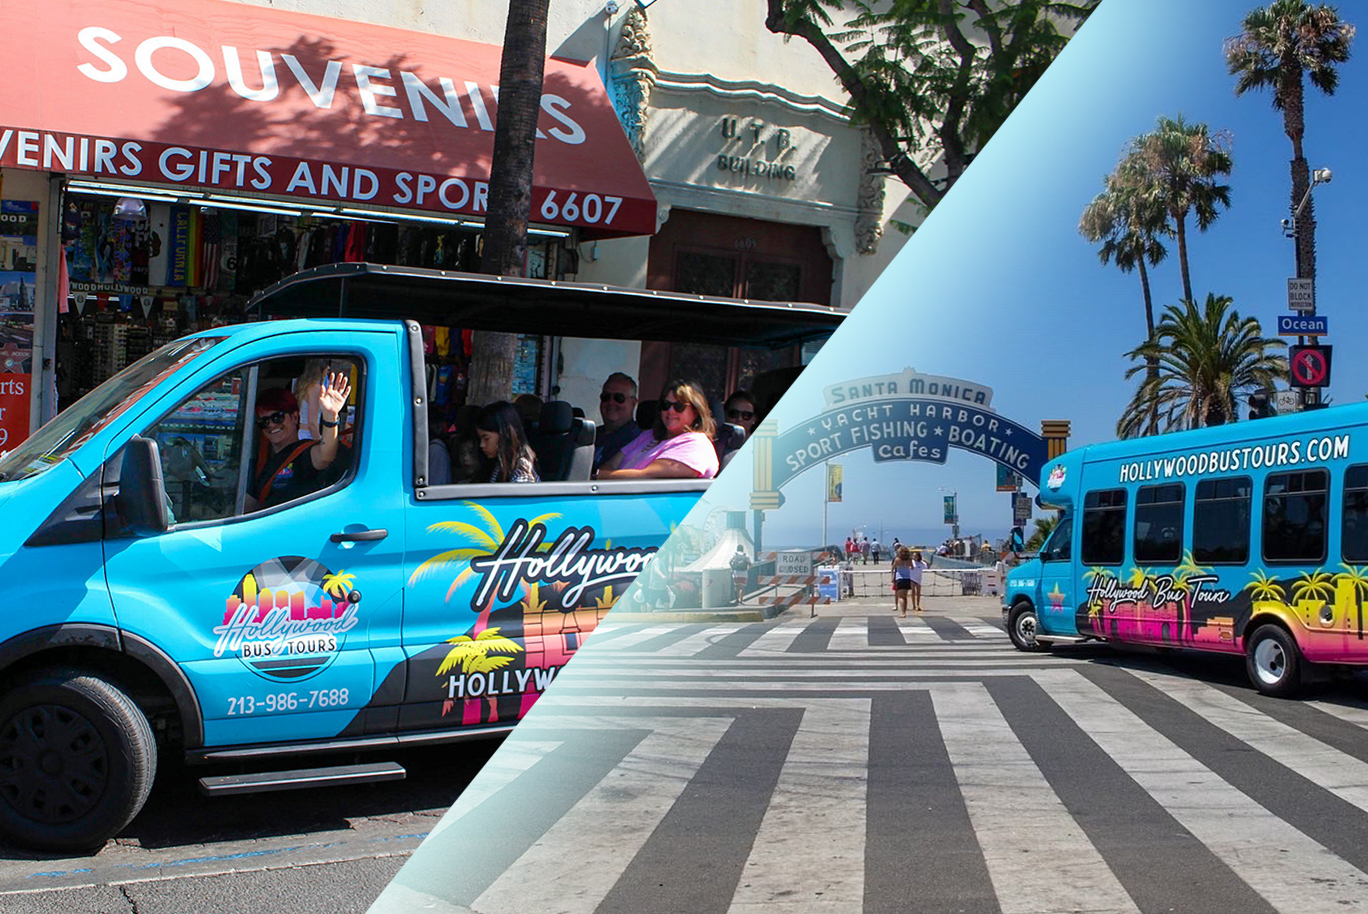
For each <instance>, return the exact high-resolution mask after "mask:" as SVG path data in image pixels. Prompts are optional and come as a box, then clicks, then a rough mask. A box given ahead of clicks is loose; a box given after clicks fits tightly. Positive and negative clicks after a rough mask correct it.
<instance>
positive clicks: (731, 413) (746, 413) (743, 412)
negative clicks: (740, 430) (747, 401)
mask: <svg viewBox="0 0 1368 914" xmlns="http://www.w3.org/2000/svg"><path fill="white" fill-rule="evenodd" d="M754 415H755V413H754V411H752V410H749V409H729V410H727V418H728V419H744V420H745V421H747V422H749V421H750V420H751V417H752V416H754Z"/></svg>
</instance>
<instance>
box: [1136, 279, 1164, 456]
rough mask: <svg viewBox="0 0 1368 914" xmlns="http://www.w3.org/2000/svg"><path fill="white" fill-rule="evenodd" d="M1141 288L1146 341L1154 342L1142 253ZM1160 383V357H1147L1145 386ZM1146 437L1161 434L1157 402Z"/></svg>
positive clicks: (1152, 405) (1151, 304)
mask: <svg viewBox="0 0 1368 914" xmlns="http://www.w3.org/2000/svg"><path fill="white" fill-rule="evenodd" d="M1138 263H1139V265H1140V288H1141V290H1142V291H1143V292H1144V293H1145V334H1146V335H1145V339H1146V340H1147V341H1149V342H1151V343H1152V342H1154V296H1153V295H1152V294H1151V293H1150V282H1149V271H1148V270H1146V269H1145V256H1144V254H1143V253H1142V254H1141V255H1140V260H1139V261H1138ZM1158 382H1159V356H1157V355H1147V356H1145V386H1146V387H1149V388H1151V389H1153V387H1154V386H1155V385H1156V384H1158ZM1145 434H1146V435H1157V434H1159V403H1158V401H1156V400H1152V401H1151V402H1150V411H1149V429H1148V430H1147V431H1146V432H1145Z"/></svg>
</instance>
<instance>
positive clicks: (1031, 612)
mask: <svg viewBox="0 0 1368 914" xmlns="http://www.w3.org/2000/svg"><path fill="white" fill-rule="evenodd" d="M1039 632H1040V619H1039V618H1038V617H1037V616H1036V611H1035V607H1034V606H1032V605H1031V604H1030V603H1018V604H1017V605H1016V606H1015V607H1014V608H1013V609H1012V612H1011V613H1010V614H1009V615H1008V616H1007V636H1008V637H1009V638H1011V639H1012V644H1013V645H1014V646H1015V647H1016V649H1017V650H1019V651H1026V652H1027V653H1032V654H1033V653H1037V652H1039V651H1047V650H1049V649H1050V646H1049V645H1048V644H1046V643H1045V642H1043V641H1038V640H1036V635H1037V634H1038V633H1039Z"/></svg>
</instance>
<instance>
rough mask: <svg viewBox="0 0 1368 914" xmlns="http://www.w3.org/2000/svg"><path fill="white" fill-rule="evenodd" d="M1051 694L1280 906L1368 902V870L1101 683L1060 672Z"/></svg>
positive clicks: (1335, 907) (1329, 907) (1344, 907)
mask: <svg viewBox="0 0 1368 914" xmlns="http://www.w3.org/2000/svg"><path fill="white" fill-rule="evenodd" d="M1049 693H1050V697H1051V698H1052V699H1054V700H1055V702H1057V703H1058V704H1059V705H1060V707H1062V708H1063V709H1064V710H1065V711H1067V712H1068V713H1069V714H1070V716H1072V717H1073V718H1074V720H1075V721H1077V722H1078V724H1079V725H1080V726H1081V727H1082V728H1083V730H1084V732H1086V733H1087V734H1088V735H1089V736H1090V737H1091V738H1092V739H1093V740H1094V741H1095V742H1096V743H1097V744H1098V745H1099V746H1101V747H1102V749H1103V750H1104V751H1106V752H1107V754H1108V755H1110V756H1111V757H1112V758H1114V759H1117V760H1118V761H1120V760H1124V765H1123V767H1124V768H1125V769H1126V772H1127V773H1128V774H1129V775H1130V776H1131V777H1132V778H1134V779H1135V781H1136V782H1137V783H1138V784H1139V785H1140V786H1141V787H1143V788H1145V790H1146V791H1148V792H1149V793H1150V795H1151V796H1153V797H1154V798H1155V799H1156V800H1158V801H1159V803H1160V804H1162V805H1163V806H1164V808H1165V809H1167V810H1168V811H1169V812H1170V813H1172V815H1173V817H1174V818H1175V819H1177V820H1178V821H1179V822H1180V823H1181V824H1182V825H1183V826H1184V827H1185V828H1187V829H1188V831H1190V832H1191V833H1192V834H1193V835H1194V836H1195V837H1197V838H1198V839H1199V840H1200V841H1202V842H1203V843H1204V844H1206V845H1207V847H1209V848H1211V849H1212V850H1213V851H1214V852H1215V853H1216V855H1217V856H1219V857H1220V858H1221V859H1222V860H1224V861H1225V862H1226V864H1227V865H1228V866H1230V867H1231V868H1232V869H1233V870H1235V872H1236V873H1237V874H1238V875H1239V876H1240V878H1242V879H1244V880H1245V881H1246V882H1247V883H1249V885H1251V886H1252V887H1253V888H1254V889H1255V890H1256V891H1257V892H1258V893H1259V894H1260V895H1262V896H1263V897H1264V898H1265V899H1267V900H1268V901H1269V902H1270V903H1272V904H1273V905H1274V907H1276V908H1277V909H1278V910H1280V911H1297V912H1308V914H1311V912H1327V914H1328V912H1331V911H1351V910H1356V909H1358V910H1362V909H1363V908H1364V907H1365V906H1368V876H1365V874H1363V873H1361V872H1360V871H1359V870H1358V869H1356V868H1355V867H1353V866H1351V865H1349V864H1348V863H1346V862H1345V861H1343V860H1341V859H1339V858H1337V857H1336V856H1334V855H1333V854H1331V853H1329V852H1328V851H1327V850H1326V849H1325V848H1324V847H1321V846H1320V845H1318V844H1316V843H1315V842H1314V841H1312V840H1311V839H1310V838H1308V837H1306V835H1304V834H1302V833H1301V832H1300V831H1298V830H1297V829H1295V828H1293V827H1292V826H1291V825H1289V824H1288V823H1286V822H1284V821H1283V820H1282V819H1279V818H1278V817H1276V816H1274V815H1273V814H1272V813H1270V812H1269V811H1268V810H1266V809H1264V808H1263V807H1261V806H1259V805H1258V804H1257V803H1255V802H1254V801H1253V800H1251V799H1250V798H1249V797H1248V796H1246V795H1245V794H1243V793H1241V792H1240V791H1239V790H1237V789H1235V788H1234V787H1232V786H1231V785H1230V784H1227V783H1226V782H1224V781H1223V780H1221V778H1220V777H1218V776H1217V775H1216V774H1215V773H1213V772H1212V771H1210V770H1209V769H1208V768H1206V767H1205V766H1203V765H1201V764H1200V763H1199V762H1197V761H1196V760H1195V759H1193V758H1192V757H1191V756H1190V755H1188V754H1187V753H1186V752H1183V751H1182V750H1181V749H1179V748H1178V747H1177V746H1175V745H1174V744H1173V743H1172V742H1170V741H1169V740H1168V739H1166V738H1164V737H1163V736H1162V735H1160V734H1159V733H1157V732H1155V731H1154V730H1153V729H1152V728H1151V727H1149V726H1148V725H1147V724H1145V723H1144V722H1143V721H1142V720H1140V718H1138V717H1136V716H1135V715H1134V714H1133V713H1132V712H1131V711H1129V710H1128V709H1126V708H1125V707H1123V706H1122V705H1120V704H1119V703H1118V702H1117V701H1116V700H1115V699H1113V698H1111V697H1110V696H1108V695H1107V694H1106V693H1105V692H1103V691H1102V690H1101V689H1099V688H1098V687H1097V686H1096V685H1094V684H1092V683H1090V682H1088V681H1087V680H1084V679H1081V678H1079V677H1076V676H1069V677H1065V676H1053V675H1052V676H1051V677H1050V688H1049ZM1248 717H1249V718H1250V722H1251V723H1252V722H1253V721H1254V720H1255V719H1256V718H1259V717H1262V715H1260V714H1258V712H1256V711H1254V710H1253V709H1252V708H1251V709H1250V711H1249V714H1248ZM1264 720H1265V721H1267V718H1264ZM1254 836H1258V839H1257V840H1255V839H1254Z"/></svg>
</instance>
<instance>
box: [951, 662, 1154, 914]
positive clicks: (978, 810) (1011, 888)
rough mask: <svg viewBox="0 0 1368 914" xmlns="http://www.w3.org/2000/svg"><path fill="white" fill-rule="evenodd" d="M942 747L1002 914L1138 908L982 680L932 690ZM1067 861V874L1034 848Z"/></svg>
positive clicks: (1117, 910) (1131, 909) (1111, 910)
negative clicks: (1042, 859)
mask: <svg viewBox="0 0 1368 914" xmlns="http://www.w3.org/2000/svg"><path fill="white" fill-rule="evenodd" d="M931 694H932V698H933V700H934V701H935V706H936V717H937V720H938V721H939V722H940V727H941V735H942V737H943V738H944V739H945V748H946V750H947V751H948V752H949V753H950V761H951V762H952V763H953V764H954V766H955V774H956V776H957V777H958V778H959V782H960V790H961V792H962V793H963V794H964V803H965V806H966V807H967V808H968V811H969V818H970V820H971V821H972V822H973V824H974V834H975V835H976V836H977V837H978V842H979V846H980V847H981V848H982V849H983V857H984V863H985V864H987V867H988V874H989V876H991V877H992V880H993V887H994V888H995V889H997V897H998V903H999V904H1000V905H1002V910H1003V912H1004V914H1049V912H1055V911H1089V912H1103V911H1105V912H1117V914H1121V912H1137V910H1138V909H1137V908H1136V907H1135V905H1134V903H1133V902H1132V901H1131V900H1130V897H1129V896H1128V895H1127V894H1126V891H1125V889H1123V888H1122V887H1121V885H1120V883H1118V882H1117V881H1116V877H1115V876H1113V875H1112V873H1111V871H1110V870H1109V869H1108V868H1107V864H1106V862H1105V861H1104V860H1103V859H1102V857H1101V856H1100V855H1099V854H1098V853H1097V851H1096V849H1094V848H1093V846H1092V845H1091V844H1090V843H1089V842H1088V839H1087V837H1086V836H1085V835H1084V834H1083V832H1082V830H1081V829H1080V828H1078V826H1077V825H1075V824H1074V822H1073V818H1072V817H1071V816H1070V815H1069V812H1068V810H1067V809H1065V808H1064V805H1063V804H1062V803H1061V802H1060V801H1059V798H1058V797H1056V796H1055V794H1054V791H1053V790H1051V789H1050V786H1049V784H1048V783H1047V782H1046V780H1045V777H1044V775H1042V774H1041V771H1040V769H1039V768H1038V767H1036V764H1035V762H1034V761H1032V760H1031V757H1030V755H1029V754H1028V753H1027V752H1026V750H1025V749H1024V748H1023V747H1022V745H1021V743H1020V742H1018V741H1017V738H1016V736H1015V735H1014V734H1013V733H1012V728H1011V726H1010V725H1009V724H1008V723H1007V721H1006V720H1005V719H1004V718H1003V716H1002V714H1001V713H1000V712H999V711H998V709H997V707H996V705H994V704H993V701H992V699H991V698H990V697H989V696H988V693H987V692H985V691H984V690H983V687H982V686H980V685H977V684H966V685H965V686H964V687H962V688H945V687H943V686H942V687H938V688H936V689H933V690H932V693H931ZM1044 847H1049V848H1050V853H1051V854H1056V855H1059V856H1060V857H1063V858H1066V859H1068V861H1069V873H1070V878H1069V880H1068V881H1067V882H1063V881H1061V880H1060V879H1059V877H1058V874H1057V873H1055V872H1054V871H1053V870H1051V869H1050V868H1048V867H1044V866H1041V865H1040V861H1039V860H1038V858H1037V856H1036V852H1037V851H1039V850H1040V849H1041V848H1044Z"/></svg>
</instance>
